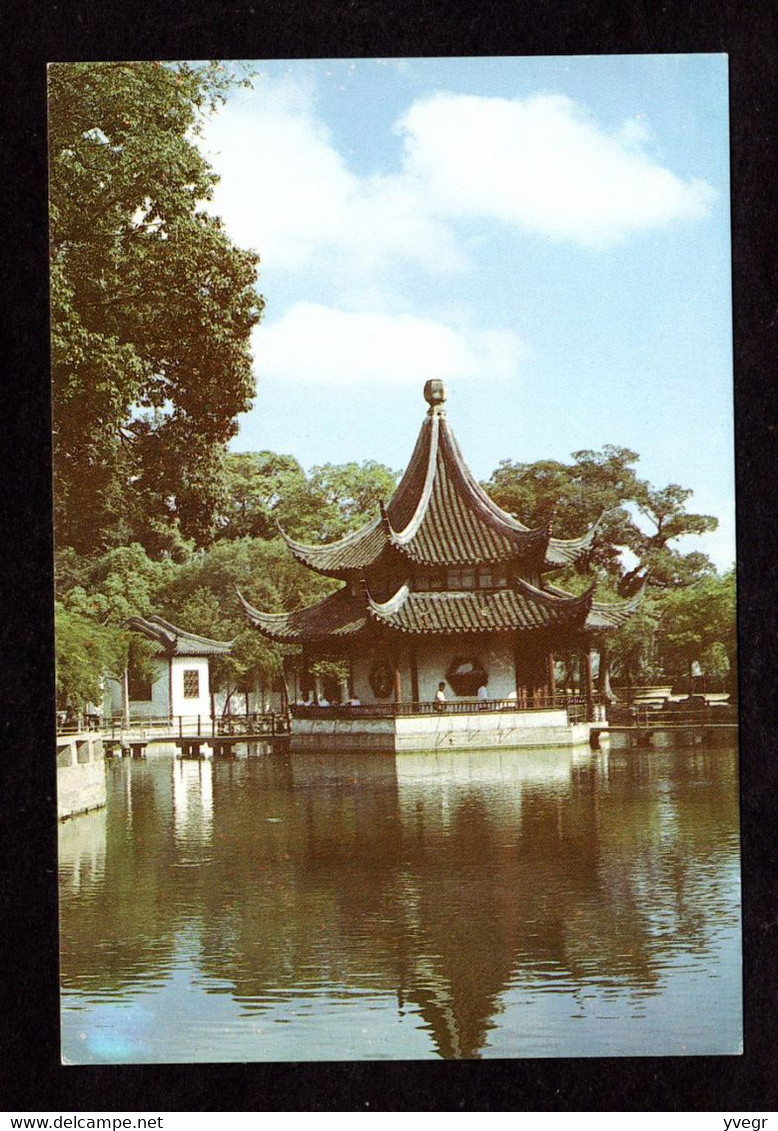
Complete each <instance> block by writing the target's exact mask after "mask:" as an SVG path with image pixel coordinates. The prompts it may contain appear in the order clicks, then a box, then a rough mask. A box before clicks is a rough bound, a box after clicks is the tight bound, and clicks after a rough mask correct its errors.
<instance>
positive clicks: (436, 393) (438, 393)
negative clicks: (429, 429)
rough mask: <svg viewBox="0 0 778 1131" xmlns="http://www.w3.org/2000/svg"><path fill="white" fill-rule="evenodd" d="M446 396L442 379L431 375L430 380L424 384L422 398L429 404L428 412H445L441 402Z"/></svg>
mask: <svg viewBox="0 0 778 1131" xmlns="http://www.w3.org/2000/svg"><path fill="white" fill-rule="evenodd" d="M447 396H448V390H447V389H446V385H445V382H444V381H441V380H440V378H439V377H433V379H432V380H431V381H427V383H426V385H425V386H424V399H425V401H426V402H427V404H428V405H429V406H430V412H431V413H433V412H445V409H444V408H443V402H444V401H445V400H446V397H447Z"/></svg>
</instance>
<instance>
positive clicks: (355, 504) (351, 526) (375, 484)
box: [310, 460, 399, 541]
mask: <svg viewBox="0 0 778 1131" xmlns="http://www.w3.org/2000/svg"><path fill="white" fill-rule="evenodd" d="M398 479H399V472H396V471H392V470H391V469H390V468H388V467H386V465H385V464H382V463H377V462H376V460H365V461H364V462H363V463H361V464H360V463H355V462H353V461H352V462H351V463H342V464H333V463H325V464H322V465H320V466H318V467H313V468H311V477H310V484H311V490H312V492H313V494H314V496H315V497H317V498H319V499H320V500H321V503H322V514H324V515H325V516H327V518H326V519H325V521H324V522H322V531H321V541H329V540H331V539H332V538H339V537H341V536H342V535H343V534H346V533H347V532H348V531H350V530H356V529H358V528H359V527H360V526H362V525H363V524H364V523H365V522H367V521H368V519H370V518H372V517H374V516H375V515H377V514H378V510H379V505H380V504H381V503H382V502H383V503H388V502H389V500H390V499H391V497H392V495H393V494H394V491H395V488H396V486H397V480H398ZM333 510H334V512H335V519H334V522H333V519H332V518H331V517H330V515H331V513H332V512H333ZM326 521H329V522H330V523H332V526H331V528H330V529H327V528H326Z"/></svg>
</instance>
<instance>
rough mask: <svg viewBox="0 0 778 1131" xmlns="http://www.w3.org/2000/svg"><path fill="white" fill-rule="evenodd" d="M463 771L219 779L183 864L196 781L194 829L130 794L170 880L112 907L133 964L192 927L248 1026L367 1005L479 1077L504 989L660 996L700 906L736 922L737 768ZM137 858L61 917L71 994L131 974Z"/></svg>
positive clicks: (110, 865)
mask: <svg viewBox="0 0 778 1131" xmlns="http://www.w3.org/2000/svg"><path fill="white" fill-rule="evenodd" d="M453 757H454V759H455V763H456V765H455V768H453V769H452V767H451V766H449V765H447V764H446V762H447V756H445V755H440V756H438V759H434V758H432V759H431V757H430V755H429V753H426V754H425V755H424V757H423V760H422V761H421V762H418V763H417V762H416V761H415V760H414V758H413V756H397V757H395V756H392V755H386V756H381V755H371V756H367V757H365V756H356V755H354V756H351V755H344V754H340V755H339V756H338V758H337V759H333V758H329V757H327V756H326V755H306V756H299V757H298V756H294V757H293V758H292V759H291V761H290V762H289V763H283V762H280V761H278V760H276V759H266V760H256V761H253V760H252V762H251V763H249V762H238V763H216V764H214V765H212V766H210V767H209V768H210V770H211V772H212V774H213V781H212V793H211V803H212V804H211V809H210V814H211V815H210V827H211V829H212V835H211V836H210V838H208V839H207V842H206V840H205V839H204V838H202V837H201V836H199V835H198V836H194V837H193V839H190V841H189V842H187V844H186V845H185V846H184V845H182V843H181V840H180V832H181V829H182V828H186V827H189V828H190V829H192V830H194V827H195V826H193V825H192V824H191V821H190V818H191V817H192V814H193V812H194V811H196V812H198V813H200V818H198V819H201V818H202V816H203V814H204V812H205V808H204V807H203V805H202V797H203V794H202V783H200V782H197V783H195V782H194V776H193V771H192V770H190V771H188V773H189V774H190V775H192V778H193V780H192V783H191V790H190V792H189V794H188V801H187V805H188V806H189V808H187V810H186V814H187V816H186V819H185V820H184V823H183V824H182V823H181V820H182V818H178V817H177V818H175V819H174V820H172V821H169V822H167V823H165V822H158V821H155V820H154V819H153V814H151V813H146V812H145V810H144V808H143V800H144V798H145V801H146V803H148V804H151V805H153V804H154V796H155V795H154V793H153V791H149V790H145V791H144V790H138V789H135V790H134V791H133V808H134V814H135V816H134V821H135V824H136V827H137V830H138V834H139V835H142V836H143V838H144V840H143V849H142V851H143V852H144V853H148V854H154V855H155V856H156V858H157V859H158V860H159V861H161V862H162V863H163V865H167V866H166V867H163V869H162V870H160V869H158V871H157V873H156V874H157V876H158V877H159V879H158V889H157V890H156V891H155V892H153V893H149V892H147V891H144V892H143V893H140V894H139V896H138V897H137V898H136V899H134V900H131V901H128V900H127V899H124V900H123V901H122V906H121V913H122V915H123V916H124V920H123V927H124V931H125V934H126V935H128V936H129V937H131V938H132V940H133V943H134V946H135V948H136V949H135V953H134V956H133V957H134V961H135V963H136V964H137V965H140V966H142V965H143V963H144V962H147V963H148V964H149V965H150V966H153V964H154V963H155V962H158V960H159V955H160V950H161V949H162V950H165V948H166V947H167V946H169V945H170V940H171V938H172V934H173V933H174V930H175V927H176V926H177V925H178V926H180V924H181V921H182V919H183V918H185V919H186V922H187V923H188V924H190V925H191V924H200V926H199V928H198V931H199V957H198V963H199V965H200V967H201V969H202V971H203V973H204V974H205V975H206V976H210V977H212V978H214V979H219V980H220V981H221V982H222V984H223V981H224V980H227V981H228V982H230V983H231V984H232V986H233V987H234V989H233V993H234V996H235V998H236V999H237V1000H239V1001H240V1003H241V1010H242V1011H243V1012H255V1011H262V1010H264V1009H265V1008H268V1007H269V1003H270V1002H271V1001H272V1002H273V1003H275V1004H277V1003H278V1001H279V999H280V1000H283V998H284V995H287V994H288V995H289V996H288V1000H289V1001H290V1002H293V1001H295V1000H299V998H300V995H302V996H305V995H309V996H310V997H315V996H316V995H317V994H322V993H328V992H347V993H349V994H351V995H353V994H359V993H360V992H364V991H365V989H366V988H369V990H370V992H371V993H373V994H375V993H379V994H380V993H383V994H385V995H386V994H391V995H396V998H397V1001H398V1003H399V1007H400V1009H401V1010H402V1011H405V1012H411V1013H415V1014H417V1015H418V1016H419V1017H420V1018H422V1019H423V1023H424V1026H425V1027H426V1028H427V1029H428V1031H429V1033H430V1037H431V1040H432V1041H433V1043H434V1047H435V1048H436V1049H437V1051H438V1053H439V1055H441V1056H444V1057H474V1056H478V1055H479V1054H480V1053H481V1051H482V1050H483V1049H484V1046H485V1044H486V1043H487V1041H488V1034H489V1030H490V1028H491V1027H492V1026H493V1025H494V1023H495V1019H496V1018H497V1017H498V1016H499V1013H500V1011H501V1009H502V1003H503V1001H504V998H505V993H506V990H508V989H510V988H511V987H516V986H522V987H530V988H533V992H545V991H546V990H550V989H552V988H554V987H559V986H570V985H573V984H575V985H586V984H589V985H594V986H597V987H598V988H600V989H604V990H605V991H606V992H607V991H608V990H610V991H612V992H613V993H625V992H633V991H635V990H637V991H639V992H644V993H652V992H655V991H656V989H657V988H658V987H659V986H660V985H661V979H662V971H663V969H664V968H665V966H666V963H667V961H668V958H669V957H670V956H672V955H673V954H676V955H677V954H679V953H683V952H685V951H689V952H692V951H695V950H698V949H700V948H701V947H702V946H703V944H704V939H705V930H706V921H705V920H706V908H707V909H708V910H713V911H715V908H716V907H717V906H724V905H725V903H726V900H725V899H724V897H723V896H722V893H721V891H720V890H719V887H717V884H719V881H718V880H717V871H716V861H717V860H719V859H723V858H726V856H727V853H731V852H732V851H734V849H733V848H732V847H731V842H730V841H729V840H728V837H729V835H730V833H731V831H732V824H733V816H732V814H733V804H734V797H735V784H736V778H735V770H734V759H731V758H729V757H728V756H727V755H723V756H722V752H721V751H718V752H717V753H716V755H715V757H714V758H706V757H705V756H704V755H702V756H701V755H698V754H695V755H694V757H693V758H690V759H689V760H686V759H678V758H675V757H673V756H672V755H668V756H664V755H663V754H661V753H659V752H652V754H651V755H650V756H648V757H645V758H644V757H630V758H623V759H619V758H613V757H612V758H611V763H610V765H609V766H606V763H605V762H604V761H603V760H602V759H601V758H599V757H597V756H587V757H584V758H582V759H581V758H578V759H576V758H574V757H573V756H571V754H570V753H569V752H565V753H558V754H551V753H547V752H539V753H538V754H529V753H527V752H524V753H522V752H517V753H516V754H515V755H511V753H510V752H504V751H499V752H498V751H492V752H487V753H486V754H485V755H484V756H481V755H477V754H475V753H472V754H469V755H466V756H464V757H463V755H462V753H461V752H458V753H457V754H456V755H454V756H453ZM134 769H135V767H133V770H134ZM157 769H158V772H161V771H162V769H163V767H162V766H161V765H160V766H158V767H157ZM160 780H163V779H161V778H160ZM167 782H168V786H167V788H168V790H169V791H170V798H171V801H172V798H173V791H174V790H175V789H177V788H179V787H178V786H176V785H175V778H172V779H171V778H167ZM702 782H705V783H706V785H707V786H710V784H711V783H714V784H715V783H717V782H718V783H719V784H720V785H721V786H722V787H723V788H721V789H711V788H706V789H700V788H699V784H700V783H702ZM206 795H207V788H206ZM680 799H682V802H683V803H679V800H680ZM195 803H196V804H195ZM192 806H195V809H194V810H193V808H192ZM172 808H173V807H172V806H171V809H172ZM179 812H183V810H181V809H180V807H179ZM172 815H173V813H172V812H171V816H172ZM177 821H178V834H177V833H176V822H177ZM197 827H198V828H200V829H202V828H204V826H203V825H202V824H200V825H198V826H197ZM139 851H141V850H140V848H139V846H138V844H137V843H136V842H135V841H131V840H128V838H127V837H124V836H121V837H112V836H111V835H110V829H109V838H108V851H107V854H106V860H105V875H104V877H103V878H102V879H99V878H98V879H96V882H98V880H99V883H100V884H101V885H102V886H103V887H104V897H103V899H101V900H94V899H93V900H91V901H89V906H88V916H90V917H91V918H88V920H85V919H84V917H83V916H80V917H78V918H75V917H70V918H68V916H67V911H66V913H65V921H66V926H67V930H68V931H71V932H73V931H80V930H83V931H85V932H86V934H85V937H84V939H83V942H84V945H83V946H80V947H79V946H74V947H70V948H69V949H68V955H67V960H68V967H69V968H68V970H67V971H66V976H67V977H68V978H69V981H70V984H71V985H74V984H75V985H78V983H79V981H84V980H86V981H87V982H91V983H92V984H94V982H95V981H98V982H99V981H100V980H101V979H102V980H103V982H105V983H106V985H109V984H110V982H111V979H112V977H117V976H119V971H118V969H117V966H118V964H117V963H109V964H107V965H106V964H105V951H104V942H101V940H105V939H108V940H109V942H111V941H112V942H113V943H114V944H115V945H116V944H117V940H116V939H115V935H114V934H113V933H112V932H113V924H114V923H115V920H116V915H117V899H118V898H120V897H121V894H122V893H124V894H125V895H126V893H127V891H128V880H129V877H128V875H127V871H128V867H129V866H130V865H131V863H132V854H137V853H138V852H139ZM182 854H184V855H185V858H186V862H187V864H188V866H187V867H186V868H183V867H182V868H179V867H175V866H173V865H175V864H176V863H177V862H180V861H182V860H183V859H184V855H182ZM198 861H201V862H202V864H203V866H202V867H198V866H197V864H198ZM163 873H164V874H163ZM117 889H118V896H117ZM166 908H169V909H170V912H169V914H166V913H165V909H166ZM87 944H88V945H87ZM96 944H97V945H96ZM116 957H117V958H118V955H117V956H116ZM171 960H172V959H171ZM101 963H102V965H101ZM112 970H113V972H114V973H113V974H112V973H111V971H112ZM338 987H339V988H340V989H338ZM290 1009H291V1007H290ZM516 1053H517V1055H521V1050H520V1049H517V1050H516Z"/></svg>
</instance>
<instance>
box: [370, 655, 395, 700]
mask: <svg viewBox="0 0 778 1131" xmlns="http://www.w3.org/2000/svg"><path fill="white" fill-rule="evenodd" d="M393 685H394V672H393V671H392V669H391V668H390V667H389V664H387V662H386V660H374V662H373V666H372V667H371V668H370V686H371V687H372V689H373V694H374V695H375V697H376V699H388V698H389V696H390V695H391V694H392V687H393Z"/></svg>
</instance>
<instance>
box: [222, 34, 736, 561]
mask: <svg viewBox="0 0 778 1131" xmlns="http://www.w3.org/2000/svg"><path fill="white" fill-rule="evenodd" d="M254 69H255V71H256V72H257V75H256V78H255V79H254V82H253V89H252V90H246V89H239V90H237V91H235V92H234V93H233V94H232V95H231V96H230V99H229V102H228V103H227V105H226V106H224V107H223V108H222V109H221V110H220V111H219V113H218V114H217V115H216V116H215V117H214V118H213V119H212V120H211V121H210V122H209V123H208V125H207V128H206V133H205V137H204V139H203V142H202V144H203V147H204V149H205V151H206V153H207V155H208V157H209V159H210V161H211V163H212V164H213V166H214V168H215V170H216V172H217V173H218V174H219V175H220V177H221V181H220V184H219V185H218V187H217V189H216V193H215V198H214V203H213V207H214V210H215V211H216V212H217V213H218V214H219V215H221V216H222V218H223V220H224V222H225V225H226V228H227V231H228V232H229V234H230V235H231V236H232V238H233V239H234V240H235V241H236V242H237V243H239V244H240V245H242V246H250V247H253V248H255V249H256V250H257V251H258V252H259V253H260V255H261V260H262V262H261V284H260V285H261V290H262V292H263V294H264V295H265V298H266V300H267V309H266V315H265V318H264V321H263V323H262V325H261V326H260V327H258V328H257V330H256V331H255V336H254V340H253V347H254V356H255V364H256V374H257V380H258V387H257V398H256V402H255V407H254V409H253V410H252V411H251V412H250V413H248V414H247V415H246V416H245V417H243V418H242V420H241V430H240V434H239V436H238V437H237V439H236V441H235V442H234V443H233V448H234V449H235V450H239V451H247V450H260V449H272V450H275V451H280V452H287V453H290V454H292V455H294V456H295V457H296V458H297V459H299V460H300V462H301V463H302V464H303V466H305V467H306V468H309V467H311V466H312V465H314V464H317V463H326V462H333V463H344V462H347V461H349V460H358V461H361V460H366V459H377V460H380V461H382V462H384V463H387V464H388V465H389V466H390V467H393V468H395V469H398V470H399V469H402V468H403V467H404V466H405V464H406V463H407V460H408V458H409V456H410V453H411V450H412V447H413V443H414V441H415V438H416V433H417V431H418V427H419V425H420V422H421V419H422V416H423V413H424V411H425V408H426V406H425V404H424V402H423V400H422V386H423V383H424V381H425V380H426V379H427V378H429V377H442V378H443V379H444V380H445V381H446V382H447V384H448V388H449V402H448V409H449V417H450V419H451V422H452V424H453V426H454V429H455V431H456V433H457V436H458V439H459V442H460V445H461V447H462V449H463V452H464V454H465V458H466V459H467V460H468V463H469V464H470V466H471V468H472V469H473V471H474V473H475V474H476V475H477V476H478V477H479V478H481V479H486V478H488V477H489V475H490V474H491V472H492V471H493V470H494V468H495V467H496V466H497V464H498V462H499V461H500V460H501V459H511V460H518V461H531V460H535V459H540V458H554V459H560V460H567V459H569V457H570V453H571V452H573V451H576V450H578V449H580V448H600V447H601V446H602V445H603V444H606V443H611V444H618V445H623V446H626V447H631V448H634V449H635V450H636V451H638V452H639V453H640V455H641V460H640V464H639V465H638V470H639V473H640V474H641V475H642V476H643V477H645V478H647V479H649V480H650V481H651V482H652V483H653V484H654V485H655V486H664V485H665V484H667V483H669V482H679V483H681V484H683V485H684V486H687V487H691V488H693V490H694V497H693V499H692V500H691V501H690V503H689V506H690V508H691V509H695V510H700V511H702V512H704V513H711V514H715V515H716V516H717V517H718V518H719V520H720V528H719V531H717V533H716V534H714V535H711V536H707V537H705V538H703V539H699V540H697V539H684V541H683V542H682V543H680V544H679V548H684V549H693V548H698V547H699V548H702V549H704V550H705V551H706V552H707V553H709V554H710V555H711V557H712V558H713V560H714V562H715V563H716V565H717V566H718V567H719V568H727V567H728V566H730V565H731V564H732V563H733V562H734V557H735V549H734V488H733V479H734V467H733V422H732V343H731V312H730V274H731V269H730V221H729V138H728V104H727V61H726V57H725V56H723V55H663V56H640V55H635V56H600V57H583V56H581V57H535V58H499V59H495V58H469V59H402V60H397V59H394V60H393V59H386V60H384V59H358V60H347V59H346V60H343V59H341V60H297V61H289V62H287V61H274V62H271V63H265V62H256V63H255V64H254Z"/></svg>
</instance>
